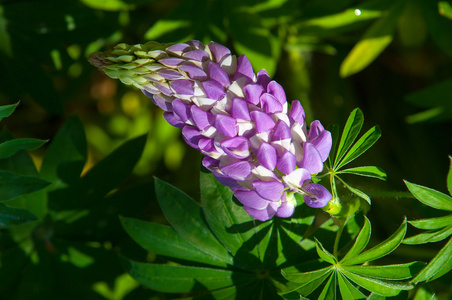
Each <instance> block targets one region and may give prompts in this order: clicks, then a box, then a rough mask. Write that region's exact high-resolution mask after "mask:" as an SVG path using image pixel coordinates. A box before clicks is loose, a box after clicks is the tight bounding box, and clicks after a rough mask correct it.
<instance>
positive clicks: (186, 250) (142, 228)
mask: <svg viewBox="0 0 452 300" xmlns="http://www.w3.org/2000/svg"><path fill="white" fill-rule="evenodd" d="M121 223H122V225H123V227H124V229H125V230H126V231H127V233H128V234H129V235H130V237H132V239H133V240H134V241H135V242H137V243H138V244H139V245H140V246H141V247H143V248H144V249H146V250H147V251H149V252H152V253H155V254H158V255H165V256H169V257H173V258H179V259H184V260H188V261H193V262H199V263H205V264H210V265H214V266H219V267H226V266H227V265H226V264H225V263H224V262H222V261H219V260H218V259H215V258H214V257H212V256H210V255H207V254H205V253H204V252H202V251H200V250H199V249H198V248H195V247H193V246H192V244H190V243H188V242H187V241H186V240H184V239H183V238H182V237H181V236H179V235H178V234H177V232H175V231H174V229H173V228H171V227H168V226H164V225H160V224H154V223H151V222H146V221H142V220H138V219H132V218H125V217H122V218H121Z"/></svg>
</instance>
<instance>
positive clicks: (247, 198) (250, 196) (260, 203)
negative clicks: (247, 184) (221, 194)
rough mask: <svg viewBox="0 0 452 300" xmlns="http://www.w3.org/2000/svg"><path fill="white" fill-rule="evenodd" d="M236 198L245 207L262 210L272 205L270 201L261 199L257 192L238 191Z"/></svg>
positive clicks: (235, 194)
mask: <svg viewBox="0 0 452 300" xmlns="http://www.w3.org/2000/svg"><path fill="white" fill-rule="evenodd" d="M234 196H235V197H236V198H237V200H239V201H240V203H242V204H243V205H245V206H248V207H250V208H254V209H257V210H262V209H265V208H267V205H268V204H269V203H270V202H269V201H268V200H265V199H264V198H262V197H260V196H259V195H258V194H257V193H256V192H255V191H251V190H238V191H235V193H234Z"/></svg>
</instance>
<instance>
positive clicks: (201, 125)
mask: <svg viewBox="0 0 452 300" xmlns="http://www.w3.org/2000/svg"><path fill="white" fill-rule="evenodd" d="M190 110H191V116H192V118H193V122H194V123H195V125H196V127H198V129H199V130H205V129H206V128H207V127H209V126H212V125H213V122H214V116H213V115H212V113H210V112H206V111H203V110H202V109H201V108H199V107H197V106H196V105H192V106H191V108H190Z"/></svg>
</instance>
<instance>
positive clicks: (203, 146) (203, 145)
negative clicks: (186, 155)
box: [198, 138, 218, 155]
mask: <svg viewBox="0 0 452 300" xmlns="http://www.w3.org/2000/svg"><path fill="white" fill-rule="evenodd" d="M198 148H199V150H201V152H202V153H203V154H206V155H208V154H207V153H210V152H218V151H217V148H215V143H214V140H213V139H208V138H200V139H199V141H198Z"/></svg>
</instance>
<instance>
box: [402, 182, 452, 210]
mask: <svg viewBox="0 0 452 300" xmlns="http://www.w3.org/2000/svg"><path fill="white" fill-rule="evenodd" d="M405 184H406V186H407V187H408V189H409V190H410V192H411V194H413V196H414V197H415V198H416V199H417V200H419V201H420V202H422V203H424V204H425V205H428V206H430V207H433V208H436V209H442V210H448V211H452V198H451V197H450V196H447V195H446V194H443V193H441V192H438V191H436V190H434V189H431V188H428V187H425V186H421V185H417V184H414V183H410V182H408V181H406V180H405Z"/></svg>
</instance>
